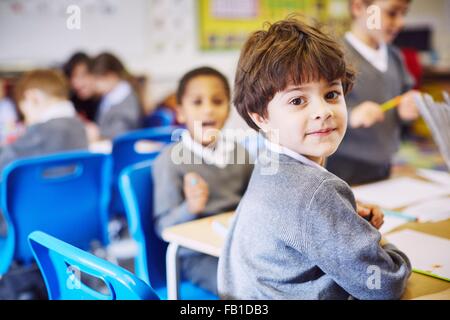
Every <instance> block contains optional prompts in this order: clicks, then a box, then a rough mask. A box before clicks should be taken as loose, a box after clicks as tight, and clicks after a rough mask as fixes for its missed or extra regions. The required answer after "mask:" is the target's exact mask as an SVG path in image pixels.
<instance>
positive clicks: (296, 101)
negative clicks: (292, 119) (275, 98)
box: [289, 97, 305, 106]
mask: <svg viewBox="0 0 450 320" xmlns="http://www.w3.org/2000/svg"><path fill="white" fill-rule="evenodd" d="M289 103H290V104H292V105H294V106H300V105H302V104H304V103H305V99H303V98H300V97H299V98H294V99H292V100H291V101H289Z"/></svg>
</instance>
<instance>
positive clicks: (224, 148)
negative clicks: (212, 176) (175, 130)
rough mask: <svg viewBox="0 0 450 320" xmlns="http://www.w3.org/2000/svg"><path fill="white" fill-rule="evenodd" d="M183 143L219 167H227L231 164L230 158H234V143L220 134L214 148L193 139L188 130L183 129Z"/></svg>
mask: <svg viewBox="0 0 450 320" xmlns="http://www.w3.org/2000/svg"><path fill="white" fill-rule="evenodd" d="M181 139H182V142H183V145H184V146H185V147H186V148H187V149H188V150H190V151H191V152H192V153H194V154H195V155H197V156H198V157H200V158H201V159H204V160H205V161H206V162H207V163H208V164H212V165H215V166H216V167H218V168H221V169H223V168H225V167H226V166H227V165H228V164H231V162H230V160H231V161H232V160H233V159H234V154H233V152H234V147H235V145H234V143H233V141H230V140H229V139H226V138H225V137H223V135H221V136H220V138H219V140H218V141H217V143H216V145H215V147H214V148H206V147H204V146H202V145H201V144H200V143H198V142H197V141H195V140H194V139H192V137H191V134H190V133H189V131H188V130H185V131H183V133H182V135H181Z"/></svg>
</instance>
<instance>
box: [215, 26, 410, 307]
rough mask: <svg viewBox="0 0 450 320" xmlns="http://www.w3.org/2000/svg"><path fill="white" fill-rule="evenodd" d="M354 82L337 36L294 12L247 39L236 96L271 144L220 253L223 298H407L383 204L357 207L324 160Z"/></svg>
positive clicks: (405, 271)
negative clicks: (384, 234)
mask: <svg viewBox="0 0 450 320" xmlns="http://www.w3.org/2000/svg"><path fill="white" fill-rule="evenodd" d="M269 48H270V50H269ZM352 82H353V73H352V72H351V71H350V70H349V69H348V66H347V65H346V63H345V61H344V58H343V53H342V51H341V50H340V49H339V47H338V46H337V44H336V42H334V41H333V40H331V39H330V38H329V37H327V36H326V35H324V34H323V33H322V32H321V31H320V30H318V29H316V28H313V27H310V26H308V25H306V24H304V23H302V22H300V21H298V20H296V19H295V18H289V19H287V20H283V21H280V22H277V23H275V24H273V25H271V26H270V27H269V29H268V30H267V31H264V30H261V31H257V32H255V33H253V34H252V35H251V36H250V38H249V39H248V40H247V42H246V44H245V45H244V47H243V49H242V51H241V56H240V59H239V63H238V68H237V74H236V81H235V98H234V104H235V106H236V108H237V110H238V112H239V113H240V115H241V116H242V117H243V118H244V119H245V120H246V122H247V123H248V124H249V125H250V126H251V127H252V128H254V129H255V130H261V131H262V132H263V134H264V136H265V138H266V145H267V148H266V150H265V152H263V153H262V154H260V155H259V157H258V160H257V163H256V166H255V169H254V171H253V174H252V177H251V179H250V183H249V186H248V188H247V191H246V193H245V195H244V197H243V198H242V200H241V202H240V204H239V207H238V209H237V212H236V216H235V219H234V221H233V223H232V225H231V227H230V232H229V234H228V236H227V239H226V241H225V245H224V248H223V251H222V254H221V256H220V259H219V269H218V288H219V294H220V296H221V297H222V298H225V299H349V298H351V297H353V298H356V299H398V298H400V297H401V295H402V293H403V291H404V289H405V285H406V282H407V279H408V277H409V275H410V272H411V265H410V262H409V260H408V258H407V257H406V256H405V254H403V253H402V252H401V251H399V250H398V249H396V248H395V247H394V246H393V245H391V244H387V243H385V241H384V240H382V238H381V235H380V233H379V232H378V230H377V228H379V227H380V226H381V224H382V214H381V213H380V211H379V209H376V208H364V209H361V208H358V207H357V204H356V202H355V199H354V196H353V193H352V191H351V189H350V188H349V186H348V185H347V184H346V183H345V182H344V181H342V180H341V179H339V178H338V177H336V176H335V175H333V174H331V173H329V172H328V171H327V170H326V169H325V168H323V162H324V159H325V157H327V156H329V155H331V154H332V153H333V152H335V151H336V149H337V147H338V146H339V143H340V142H341V140H342V138H343V136H344V134H345V130H346V125H347V112H346V105H345V100H344V97H343V96H344V94H345V93H347V92H348V91H349V90H350V89H351V85H352ZM269 169H270V170H269ZM368 213H371V214H370V216H372V218H371V217H370V216H368V217H366V218H367V219H364V218H363V216H366V215H367V214H368Z"/></svg>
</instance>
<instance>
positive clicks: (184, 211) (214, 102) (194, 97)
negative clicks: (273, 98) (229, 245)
mask: <svg viewBox="0 0 450 320" xmlns="http://www.w3.org/2000/svg"><path fill="white" fill-rule="evenodd" d="M177 103H178V110H177V116H178V121H179V122H180V123H181V124H185V125H186V128H187V131H185V132H184V134H183V136H182V141H180V142H177V143H174V144H172V145H171V146H169V147H167V148H166V149H165V150H163V151H162V153H161V154H160V156H159V157H158V158H157V159H156V160H155V163H154V167H153V168H154V170H153V172H154V188H155V193H154V199H155V202H154V203H155V205H154V218H155V224H156V229H157V230H156V231H157V233H158V234H159V235H161V233H162V231H163V230H164V229H165V228H167V227H170V226H172V225H176V224H179V223H183V222H187V221H190V220H194V219H198V218H202V217H206V216H210V215H214V214H217V213H223V212H226V211H230V210H234V209H236V207H237V205H238V203H239V201H240V199H241V197H242V195H243V194H244V192H245V190H246V188H247V184H248V181H249V179H250V175H251V172H252V170H253V166H252V165H251V164H249V161H245V159H249V156H248V153H247V152H246V150H245V149H244V148H243V147H242V146H240V145H239V144H237V143H235V142H234V141H230V140H228V139H225V138H224V136H223V135H222V134H221V131H220V130H221V129H222V128H223V126H224V124H225V121H226V120H227V118H228V115H229V112H230V87H229V85H228V82H227V80H226V78H225V76H223V75H222V74H221V73H220V72H218V71H217V70H215V69H212V68H208V67H202V68H198V69H194V70H192V71H190V72H188V73H187V74H185V75H184V76H183V77H182V79H181V80H180V83H179V86H178V91H177ZM236 155H237V156H239V155H241V156H242V159H240V160H244V161H239V159H237V158H236ZM237 160H238V161H237ZM180 257H181V270H182V273H183V276H184V277H185V278H187V279H189V280H190V281H192V282H193V283H195V284H197V285H199V286H200V287H202V288H204V289H207V290H209V291H211V292H213V293H217V279H216V278H217V262H218V260H217V258H215V257H212V256H209V255H205V254H200V253H198V252H193V251H190V250H187V249H184V250H181V251H180Z"/></svg>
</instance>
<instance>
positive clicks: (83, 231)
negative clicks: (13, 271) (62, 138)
mask: <svg viewBox="0 0 450 320" xmlns="http://www.w3.org/2000/svg"><path fill="white" fill-rule="evenodd" d="M110 172H111V167H110V158H109V157H108V156H107V155H104V154H93V153H89V152H70V153H61V154H56V155H50V156H43V157H34V158H27V159H22V160H17V161H15V162H13V163H11V164H10V165H8V166H7V167H6V168H5V169H4V171H3V180H2V184H1V200H0V202H1V208H2V212H3V215H4V218H5V220H6V224H7V226H6V227H7V234H6V235H5V236H3V237H1V236H0V275H2V274H4V273H6V272H7V271H8V269H9V267H10V265H11V263H12V261H17V262H19V263H22V264H24V265H28V264H29V263H31V262H32V261H33V255H32V253H31V251H30V247H29V246H28V235H29V234H30V233H31V232H33V231H35V230H41V231H44V232H47V233H49V234H52V235H53V236H56V237H58V238H60V239H63V240H64V241H67V242H70V243H72V244H74V245H76V246H78V247H80V248H82V249H84V250H89V249H90V247H91V245H92V244H94V243H93V241H98V244H99V245H105V244H107V242H108V233H107V221H108V204H109V195H110Z"/></svg>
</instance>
